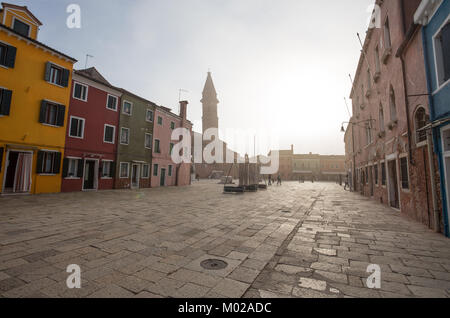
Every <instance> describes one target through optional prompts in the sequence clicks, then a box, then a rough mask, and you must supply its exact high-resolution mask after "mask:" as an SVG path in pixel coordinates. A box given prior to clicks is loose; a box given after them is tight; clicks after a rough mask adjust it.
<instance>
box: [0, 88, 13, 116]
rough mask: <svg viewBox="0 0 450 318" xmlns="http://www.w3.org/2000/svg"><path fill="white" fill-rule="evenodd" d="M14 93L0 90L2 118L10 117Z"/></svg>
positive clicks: (0, 113)
mask: <svg viewBox="0 0 450 318" xmlns="http://www.w3.org/2000/svg"><path fill="white" fill-rule="evenodd" d="M11 99H12V91H9V90H7V89H3V88H0V116H9V112H10V109H11Z"/></svg>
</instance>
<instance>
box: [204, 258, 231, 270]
mask: <svg viewBox="0 0 450 318" xmlns="http://www.w3.org/2000/svg"><path fill="white" fill-rule="evenodd" d="M200 266H201V267H203V268H205V269H209V270H221V269H224V268H226V267H227V266H228V263H227V262H224V261H222V260H220V259H207V260H204V261H203V262H201V263H200Z"/></svg>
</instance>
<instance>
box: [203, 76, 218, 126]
mask: <svg viewBox="0 0 450 318" xmlns="http://www.w3.org/2000/svg"><path fill="white" fill-rule="evenodd" d="M200 102H201V103H202V105H203V117H202V126H203V133H205V131H206V130H207V129H209V128H217V129H218V128H219V116H218V114H217V105H218V104H219V100H218V99H217V92H216V89H215V87H214V83H213V80H212V77H211V72H208V77H207V78H206V83H205V87H204V88H203V98H202V100H201V101H200Z"/></svg>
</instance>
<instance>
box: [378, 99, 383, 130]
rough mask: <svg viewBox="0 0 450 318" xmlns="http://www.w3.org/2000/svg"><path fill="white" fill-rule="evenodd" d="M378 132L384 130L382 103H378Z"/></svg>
mask: <svg viewBox="0 0 450 318" xmlns="http://www.w3.org/2000/svg"><path fill="white" fill-rule="evenodd" d="M379 116H380V118H379V120H380V132H383V131H384V110H383V105H382V104H380V115H379Z"/></svg>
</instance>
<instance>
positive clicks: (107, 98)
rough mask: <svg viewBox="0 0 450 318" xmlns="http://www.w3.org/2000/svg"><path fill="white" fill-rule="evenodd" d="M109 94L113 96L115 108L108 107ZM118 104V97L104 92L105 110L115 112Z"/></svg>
mask: <svg viewBox="0 0 450 318" xmlns="http://www.w3.org/2000/svg"><path fill="white" fill-rule="evenodd" d="M110 96H111V97H114V98H115V99H116V108H115V109H112V108H109V107H108V101H109V97H110ZM118 105H119V97H117V96H115V95H112V94H109V93H107V94H106V109H107V110H110V111H113V112H117V108H118Z"/></svg>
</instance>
